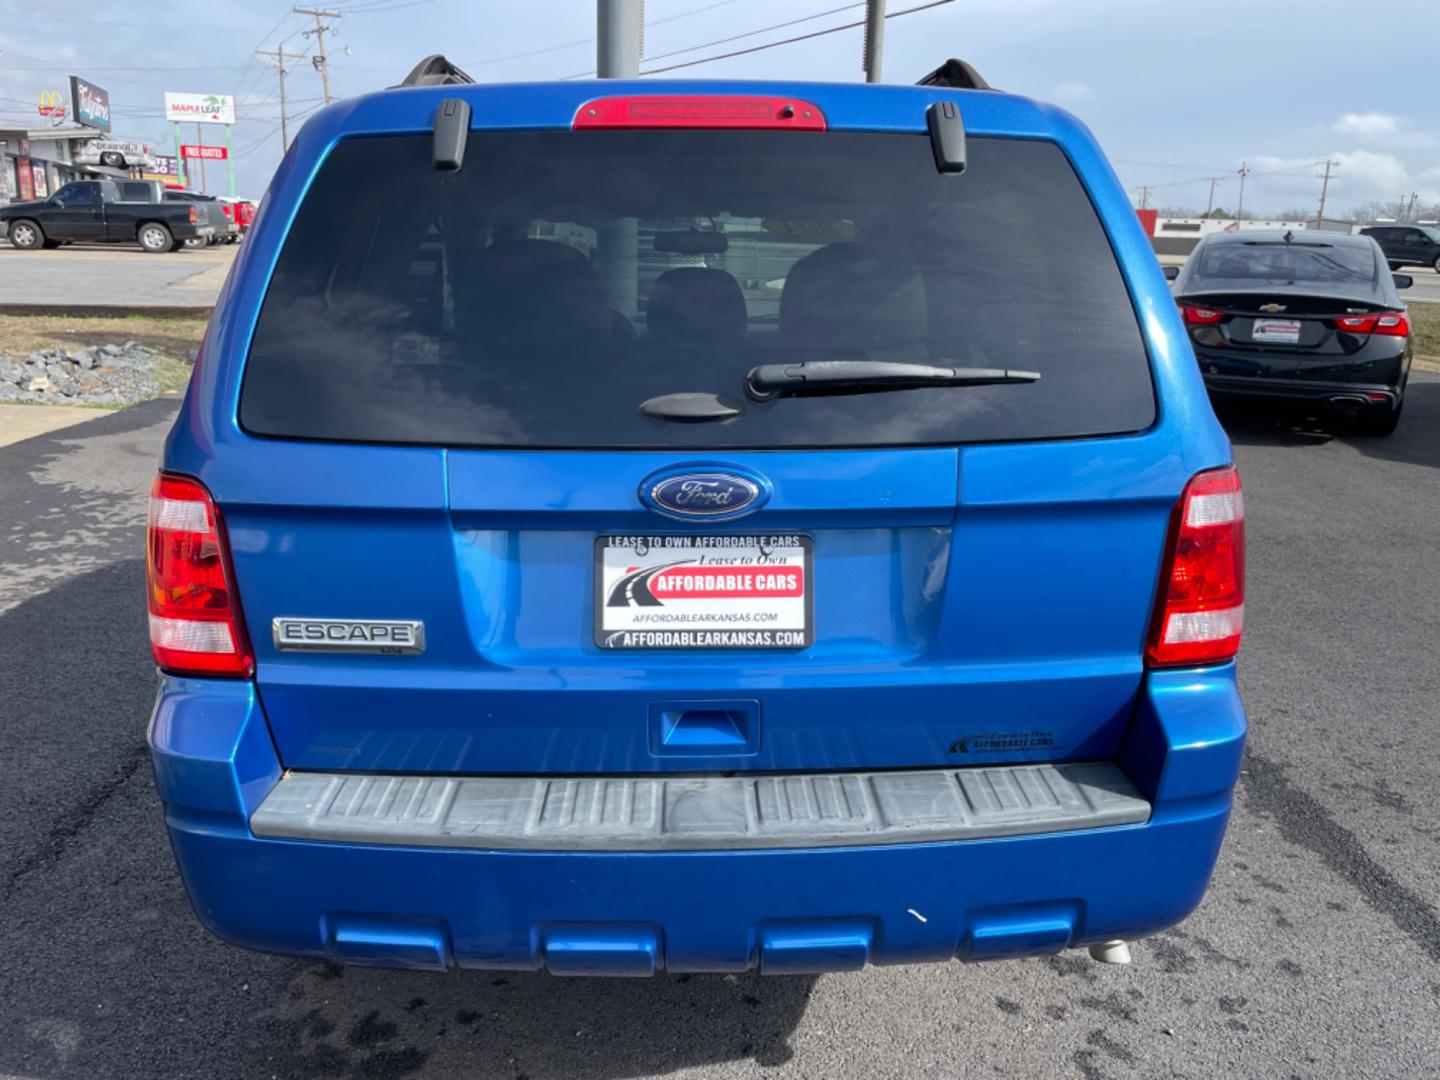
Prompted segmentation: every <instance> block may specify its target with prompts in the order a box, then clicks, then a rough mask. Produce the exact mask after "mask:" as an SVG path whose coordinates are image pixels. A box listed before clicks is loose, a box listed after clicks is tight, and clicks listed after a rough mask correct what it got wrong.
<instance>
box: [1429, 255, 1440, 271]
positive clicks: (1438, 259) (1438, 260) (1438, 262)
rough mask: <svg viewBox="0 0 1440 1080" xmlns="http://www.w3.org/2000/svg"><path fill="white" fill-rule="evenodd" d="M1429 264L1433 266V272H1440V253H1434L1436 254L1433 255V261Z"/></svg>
mask: <svg viewBox="0 0 1440 1080" xmlns="http://www.w3.org/2000/svg"><path fill="white" fill-rule="evenodd" d="M1430 265H1431V266H1433V267H1434V268H1435V272H1436V273H1437V274H1440V255H1436V256H1435V261H1434V262H1433V263H1431V264H1430Z"/></svg>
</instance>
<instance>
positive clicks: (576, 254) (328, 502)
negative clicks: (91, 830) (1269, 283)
mask: <svg viewBox="0 0 1440 1080" xmlns="http://www.w3.org/2000/svg"><path fill="white" fill-rule="evenodd" d="M467 81H468V80H465V79H464V77H463V74H462V73H459V72H457V71H455V70H454V69H453V68H451V67H449V66H448V65H446V64H445V63H444V62H443V61H442V60H439V59H438V58H436V59H432V61H430V62H429V63H428V64H425V65H422V67H421V68H419V69H417V73H416V74H415V75H414V76H412V78H411V79H409V80H407V83H410V84H413V85H406V86H402V87H399V88H395V89H392V90H388V91H384V92H380V93H375V94H371V95H368V96H366V97H362V98H359V99H356V100H352V101H346V102H342V103H339V104H336V105H334V106H331V107H329V108H327V109H325V110H324V111H322V112H320V113H318V114H317V115H316V117H315V118H314V119H312V120H311V121H310V122H309V123H308V124H307V125H306V126H305V129H304V131H303V132H302V133H301V134H300V135H299V137H298V138H297V139H296V140H295V143H294V145H293V146H292V147H291V148H290V149H289V151H288V153H287V154H286V156H285V159H284V162H283V163H282V165H281V167H280V169H279V171H278V173H277V174H276V176H275V178H274V181H273V183H272V184H271V187H270V191H269V194H268V195H267V196H266V199H265V203H264V206H263V208H262V210H261V212H260V214H259V217H258V219H257V220H256V222H255V225H254V227H253V230H252V232H251V234H250V236H249V237H248V238H247V241H246V244H245V246H244V249H243V250H242V251H241V253H240V256H239V258H238V260H237V261H236V264H235V267H234V271H233V272H232V273H231V275H230V278H229V280H228V282H227V283H226V285H225V288H224V291H223V293H222V295H221V297H220V300H219V303H218V305H217V307H216V309H215V314H214V317H213V319H212V320H211V323H210V328H209V332H208V335H207V338H206V341H205V345H204V349H203V352H202V355H201V357H200V358H199V360H198V361H197V363H196V368H195V374H194V378H193V379H192V381H191V385H190V389H189V393H188V395H187V397H186V399H185V403H184V407H183V409H182V411H181V413H180V416H179V419H178V420H177V422H176V424H175V428H174V430H173V432H172V433H171V435H170V438H169V441H168V443H167V445H166V448H165V454H164V461H163V466H162V471H161V473H160V475H159V476H158V477H157V479H156V481H155V485H154V488H153V492H152V500H151V508H150V534H149V555H150V563H149V571H150V578H149V613H150V633H151V640H152V644H153V648H154V653H155V657H156V660H157V661H158V663H159V666H160V668H161V670H162V672H163V680H162V685H161V690H160V695H159V699H158V702H157V704H156V707H155V713H154V717H153V720H152V724H151V729H150V742H151V747H152V750H153V756H154V763H155V772H156V780H157V785H158V789H159V792H160V795H161V798H162V799H163V801H164V805H165V814H166V821H167V823H168V826H169V831H170V836H171V840H172V843H173V846H174V851H175V856H176V858H177V860H178V863H179V866H180V870H181V873H182V875H183V877H184V881H185V886H186V888H187V889H188V891H189V894H190V898H191V900H192V901H193V904H194V907H195V910H196V912H197V914H198V915H199V917H200V919H201V920H202V921H203V922H204V923H205V925H206V926H208V927H210V928H211V929H212V930H213V931H214V932H215V933H217V934H219V935H220V936H221V937H223V938H225V939H226V940H228V941H231V942H234V943H236V944H239V945H245V946H249V947H252V948H256V949H262V950H269V951H274V952H282V953H291V954H298V955H303V956H313V957H327V958H331V959H334V960H338V961H342V962H346V963H355V964H372V965H391V966H403V967H412V968H434V969H444V968H447V967H451V966H455V965H459V966H462V967H480V968H516V969H546V970H549V971H551V972H555V973H564V974H609V975H649V974H652V973H654V972H656V971H657V970H661V969H668V970H670V971H741V970H744V969H747V968H754V967H759V968H760V970H762V971H767V972H800V971H832V970H840V969H849V968H858V967H860V966H862V965H864V964H865V963H867V962H879V963H897V962H914V961H925V960H945V959H950V958H959V959H963V960H981V959H988V958H994V957H1003V956H1016V955H1025V954H1037V953H1047V952H1054V951H1057V950H1060V949H1064V948H1067V947H1075V946H1085V945H1092V946H1093V945H1095V944H1097V943H1105V942H1113V941H1116V940H1117V939H1118V940H1125V939H1130V938H1134V937H1138V936H1141V935H1145V934H1149V933H1153V932H1155V931H1156V930H1159V929H1161V928H1163V927H1166V926H1168V925H1171V924H1173V923H1175V922H1177V921H1178V920H1180V919H1183V918H1184V917H1185V916H1186V915H1187V914H1188V913H1189V912H1190V911H1191V910H1192V909H1193V908H1194V907H1195V906H1196V904H1197V903H1198V902H1199V900H1200V897H1201V895H1202V894H1203V892H1204V889H1205V886H1206V882H1207V880H1208V878H1209V875H1210V871H1211V868H1212V866H1213V864H1214V861H1215V858H1216V854H1217V852H1218V850H1219V847H1220V843H1221V839H1222V836H1223V833H1224V829H1225V823H1226V818H1227V815H1228V813H1229V810H1230V805H1231V793H1232V788H1233V785H1234V783H1235V780H1236V776H1237V773H1238V770H1239V764H1240V755H1241V748H1242V743H1243V739H1244V733H1245V717H1244V712H1243V710H1242V707H1241V704H1240V700H1239V698H1238V696H1237V693H1236V687H1235V674H1234V655H1235V652H1236V650H1237V648H1238V646H1239V641H1240V633H1241V621H1242V613H1243V605H1242V591H1243V557H1244V556H1243V527H1244V526H1243V511H1242V504H1241V495H1240V484H1239V480H1238V477H1237V475H1236V473H1235V471H1234V469H1233V467H1232V459H1231V452H1230V447H1229V444H1228V442H1227V440H1226V437H1225V435H1224V433H1223V432H1222V430H1221V429H1220V427H1219V426H1217V424H1216V421H1215V419H1214V416H1213V414H1212V412H1211V409H1210V405H1209V403H1208V400H1207V398H1206V394H1205V388H1204V386H1203V385H1202V382H1201V378H1200V374H1199V372H1198V371H1197V369H1196V364H1195V358H1194V355H1193V353H1192V351H1191V347H1190V345H1189V342H1188V340H1187V338H1186V335H1185V330H1184V327H1183V326H1182V324H1181V321H1180V316H1179V313H1178V312H1177V310H1176V308H1175V304H1174V302H1173V301H1172V300H1171V298H1170V296H1169V295H1168V293H1167V290H1166V284H1165V280H1164V278H1163V277H1162V275H1161V273H1160V268H1159V266H1158V265H1157V264H1156V262H1155V259H1154V256H1153V255H1152V253H1151V250H1150V247H1149V245H1148V242H1147V240H1146V238H1145V235H1144V233H1143V232H1142V230H1141V228H1140V226H1139V224H1138V223H1137V222H1136V220H1135V216H1134V213H1133V211H1132V210H1131V208H1130V206H1129V204H1128V202H1127V201H1126V198H1125V195H1124V193H1123V191H1122V189H1121V186H1120V185H1119V183H1118V182H1117V181H1116V178H1115V176H1114V175H1113V174H1112V172H1111V171H1110V169H1109V167H1108V166H1107V164H1106V162H1105V159H1104V157H1103V156H1102V155H1101V153H1100V151H1099V149H1098V148H1097V147H1096V145H1095V143H1094V141H1093V140H1092V138H1091V136H1090V135H1089V134H1088V133H1087V132H1086V130H1085V129H1084V128H1083V127H1082V126H1080V125H1079V124H1078V123H1077V122H1076V121H1075V120H1073V119H1072V118H1071V117H1069V116H1068V115H1066V114H1065V113H1063V112H1060V111H1057V110H1055V109H1052V108H1049V107H1047V106H1044V105H1040V104H1036V103H1035V102H1032V101H1029V100H1026V99H1024V98H1020V97H1014V96H1010V95H1007V94H1002V93H998V92H995V91H992V90H990V89H988V88H987V87H986V86H985V84H984V83H983V82H982V81H981V80H980V79H979V78H978V77H975V76H973V74H972V72H971V70H970V69H968V68H967V66H966V65H963V64H958V63H954V62H952V63H951V64H949V65H947V66H946V68H945V69H942V70H941V71H940V72H939V73H937V75H935V76H932V77H930V78H929V79H928V80H927V82H926V83H925V84H922V85H919V86H916V87H872V86H853V85H850V86H841V85H814V84H804V85H801V84H778V83H775V84H772V83H725V84H717V83H699V82H648V81H647V82H643V83H623V82H616V83H601V84H596V83H579V82H567V83H559V84H545V85H527V86H476V85H465V82H467Z"/></svg>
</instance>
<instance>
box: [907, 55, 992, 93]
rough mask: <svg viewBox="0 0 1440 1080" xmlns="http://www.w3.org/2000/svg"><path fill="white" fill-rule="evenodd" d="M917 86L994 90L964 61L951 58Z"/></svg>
mask: <svg viewBox="0 0 1440 1080" xmlns="http://www.w3.org/2000/svg"><path fill="white" fill-rule="evenodd" d="M915 85H916V86H946V87H949V88H950V89H951V90H993V89H994V87H992V86H991V85H990V84H989V83H987V82H986V81H985V79H984V78H983V77H982V76H981V74H980V73H979V72H978V71H976V70H975V69H974V68H973V67H972V66H971V65H969V64H967V63H966V62H965V61H964V60H956V59H955V58H954V57H951V58H950V59H949V60H946V61H945V62H944V63H943V64H941V65H940V66H939V67H938V68H936V69H935V70H934V71H932V72H930V74H929V75H926V76H924V77H923V78H921V79H919V80H918V81H917V82H916V83H915Z"/></svg>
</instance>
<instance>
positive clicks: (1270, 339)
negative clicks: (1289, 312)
mask: <svg viewBox="0 0 1440 1080" xmlns="http://www.w3.org/2000/svg"><path fill="white" fill-rule="evenodd" d="M1250 340H1251V341H1253V342H1255V344H1257V345H1298V344H1300V320H1299V319H1256V320H1255V325H1254V326H1252V327H1251V328H1250Z"/></svg>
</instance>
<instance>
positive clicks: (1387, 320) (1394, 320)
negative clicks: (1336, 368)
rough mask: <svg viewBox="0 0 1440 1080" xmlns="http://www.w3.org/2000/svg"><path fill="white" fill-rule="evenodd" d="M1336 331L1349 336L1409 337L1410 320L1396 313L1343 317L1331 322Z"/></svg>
mask: <svg viewBox="0 0 1440 1080" xmlns="http://www.w3.org/2000/svg"><path fill="white" fill-rule="evenodd" d="M1331 321H1332V322H1333V324H1334V326H1335V329H1336V330H1343V331H1345V333H1347V334H1379V335H1381V336H1382V337H1409V336H1410V320H1409V319H1407V318H1406V317H1405V316H1404V315H1401V314H1397V313H1394V312H1384V313H1378V312H1377V313H1374V314H1370V315H1341V316H1340V317H1338V318H1336V319H1333V320H1331Z"/></svg>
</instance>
